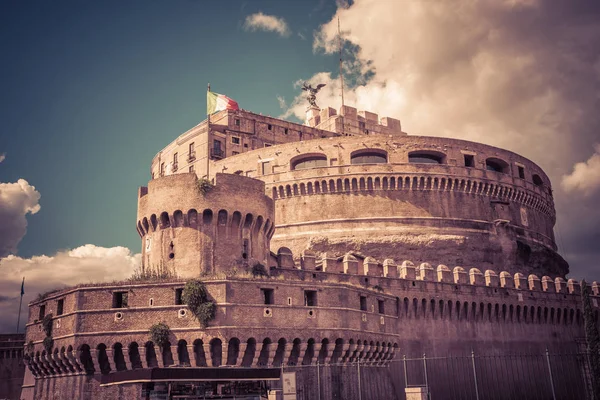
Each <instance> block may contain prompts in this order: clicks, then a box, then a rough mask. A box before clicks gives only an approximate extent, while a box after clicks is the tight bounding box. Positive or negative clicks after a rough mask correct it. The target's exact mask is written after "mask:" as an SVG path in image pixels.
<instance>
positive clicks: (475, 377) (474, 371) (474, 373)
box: [471, 349, 556, 400]
mask: <svg viewBox="0 0 600 400" xmlns="http://www.w3.org/2000/svg"><path fill="white" fill-rule="evenodd" d="M471 361H472V363H473V379H474V380H475V398H476V399H477V400H479V388H478V387H477V370H476V369H475V352H474V351H473V349H471ZM555 400H556V399H555Z"/></svg>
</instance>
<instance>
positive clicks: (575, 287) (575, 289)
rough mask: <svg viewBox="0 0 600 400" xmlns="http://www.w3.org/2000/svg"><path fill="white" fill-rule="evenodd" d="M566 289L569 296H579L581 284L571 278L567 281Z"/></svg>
mask: <svg viewBox="0 0 600 400" xmlns="http://www.w3.org/2000/svg"><path fill="white" fill-rule="evenodd" d="M567 289H568V290H569V293H570V294H580V293H581V284H580V283H579V282H578V281H576V280H575V279H573V278H571V279H569V280H568V281H567Z"/></svg>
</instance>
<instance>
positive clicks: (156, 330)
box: [150, 322, 171, 348]
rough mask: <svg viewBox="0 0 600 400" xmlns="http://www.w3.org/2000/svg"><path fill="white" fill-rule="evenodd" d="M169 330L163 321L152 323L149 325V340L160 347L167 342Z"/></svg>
mask: <svg viewBox="0 0 600 400" xmlns="http://www.w3.org/2000/svg"><path fill="white" fill-rule="evenodd" d="M170 333H171V330H170V329H169V326H168V325H167V324H165V323H164V322H160V323H158V324H154V325H152V326H151V327H150V340H151V341H152V342H153V343H154V344H156V345H157V346H158V347H160V348H162V347H164V346H165V344H167V343H168V342H169V335H170Z"/></svg>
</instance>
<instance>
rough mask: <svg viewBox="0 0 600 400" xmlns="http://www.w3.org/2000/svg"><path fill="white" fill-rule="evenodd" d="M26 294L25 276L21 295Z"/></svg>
mask: <svg viewBox="0 0 600 400" xmlns="http://www.w3.org/2000/svg"><path fill="white" fill-rule="evenodd" d="M24 294H25V278H23V282H21V297H23V295H24Z"/></svg>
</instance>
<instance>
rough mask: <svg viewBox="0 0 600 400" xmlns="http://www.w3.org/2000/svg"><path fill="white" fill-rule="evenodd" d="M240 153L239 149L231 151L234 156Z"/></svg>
mask: <svg viewBox="0 0 600 400" xmlns="http://www.w3.org/2000/svg"><path fill="white" fill-rule="evenodd" d="M238 154H240V152H239V151H232V152H231V155H232V156H237V155H238Z"/></svg>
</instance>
